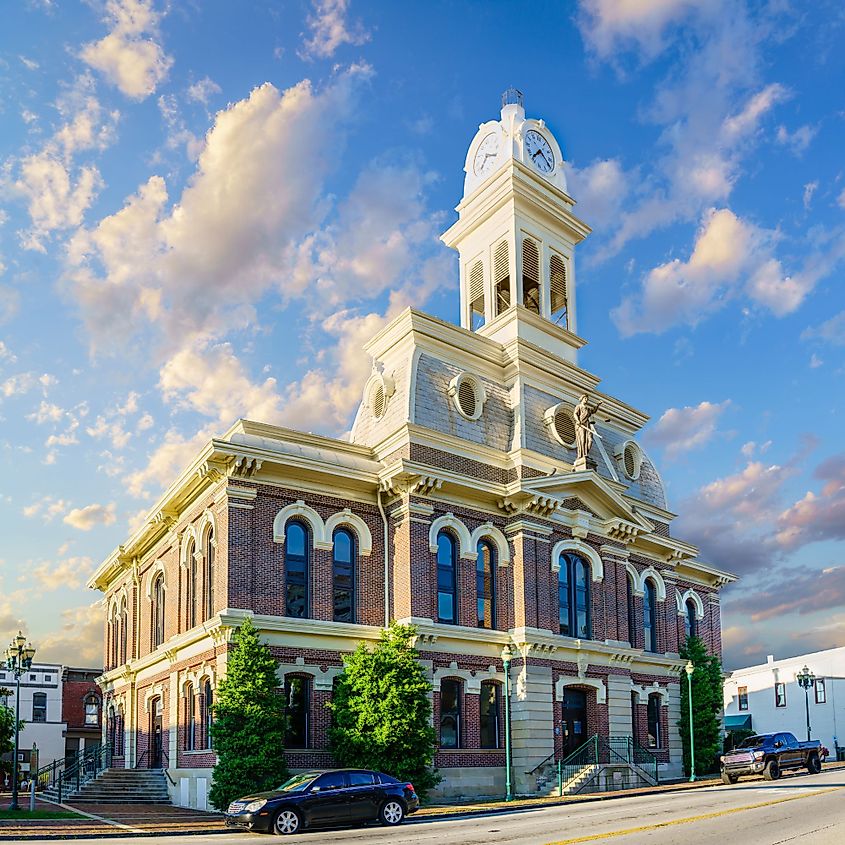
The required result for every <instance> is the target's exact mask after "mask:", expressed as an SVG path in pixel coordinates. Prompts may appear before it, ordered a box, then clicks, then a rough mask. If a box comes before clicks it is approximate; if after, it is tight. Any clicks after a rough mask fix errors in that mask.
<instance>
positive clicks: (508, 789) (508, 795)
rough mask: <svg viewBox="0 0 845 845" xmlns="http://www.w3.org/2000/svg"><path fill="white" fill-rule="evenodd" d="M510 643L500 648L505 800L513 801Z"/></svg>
mask: <svg viewBox="0 0 845 845" xmlns="http://www.w3.org/2000/svg"><path fill="white" fill-rule="evenodd" d="M512 654H513V650H512V649H511V645H510V643H505V647H504V648H503V649H502V667H503V668H504V670H505V801H513V789H512V785H511V673H510V669H511V655H512Z"/></svg>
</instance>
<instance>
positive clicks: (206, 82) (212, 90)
mask: <svg viewBox="0 0 845 845" xmlns="http://www.w3.org/2000/svg"><path fill="white" fill-rule="evenodd" d="M221 91H222V89H221V87H220V86H219V85H218V84H217V83H216V82H215V81H214V80H213V79H211V78H210V77H208V76H205V77H203V78H202V79H200V80H199V81H198V82H195V83H194V84H193V85H189V86H188V99H189V100H194V102H197V103H202V104H203V105H204V106H207V105H208V101H209V100H210V99H211V97H212V95H214V94H219V93H221Z"/></svg>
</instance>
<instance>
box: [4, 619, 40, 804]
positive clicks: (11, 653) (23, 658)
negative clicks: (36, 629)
mask: <svg viewBox="0 0 845 845" xmlns="http://www.w3.org/2000/svg"><path fill="white" fill-rule="evenodd" d="M33 657H35V646H33V645H32V643H28V642H27V641H26V637H25V636H24V635H23V634H22V633H21V632H20V631H18V635H17V636H16V637H15V638H14V639H13V640H12V642H11V643H9V647H8V648H7V649H6V668H7V669H8V670H9V671H10V672H11V673H12V674H13V675H14V676H15V756H14V757H13V758H12V803H11V804H10V805H9V809H10V810H18V809H20V807H18V740H19V738H20V730H19V728H20V721H21V675H23V673H24V672H27V671H29V667H30V666H32V658H33Z"/></svg>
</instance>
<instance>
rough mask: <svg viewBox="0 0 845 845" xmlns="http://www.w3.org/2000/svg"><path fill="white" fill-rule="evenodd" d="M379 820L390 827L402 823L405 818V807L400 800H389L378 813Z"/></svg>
mask: <svg viewBox="0 0 845 845" xmlns="http://www.w3.org/2000/svg"><path fill="white" fill-rule="evenodd" d="M378 817H379V821H380V822H381V823H382V824H385V825H387V826H388V827H396V825H397V824H402V821H403V820H404V818H405V808H404V807H403V806H402V805H401V804H400V803H399V802H398V801H387V802H386V803H385V804H384V805H383V806H382V808H381V810H380V811H379V814H378Z"/></svg>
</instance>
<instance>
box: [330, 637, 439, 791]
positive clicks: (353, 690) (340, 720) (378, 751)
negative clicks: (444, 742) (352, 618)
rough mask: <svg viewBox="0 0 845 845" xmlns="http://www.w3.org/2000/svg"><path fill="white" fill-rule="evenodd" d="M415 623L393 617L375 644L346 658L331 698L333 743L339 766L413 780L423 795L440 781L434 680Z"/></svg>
mask: <svg viewBox="0 0 845 845" xmlns="http://www.w3.org/2000/svg"><path fill="white" fill-rule="evenodd" d="M415 633H416V629H415V628H414V627H413V625H398V624H397V623H396V622H392V623H391V624H390V627H389V628H388V629H387V630H383V631H382V632H381V637H380V639H379V641H378V643H376V645H375V646H374V647H373V648H372V650H370V649H368V648H367V647H366V645H365V644H364V643H361V644H360V645H359V646H358V648H357V649H356V650H355V651H354V652H353V653H352V654H350V655H348V656H347V657H344V660H343V663H344V670H343V673H342V674H341V675H340V676H338V678H337V681H336V685H335V690H334V695H333V696H332V701H331V703H330V704H329V705H328V706H329V707H330V709H331V711H332V725H331V727H330V728H329V747H330V748H331V751H332V755H333V756H334V758H335V760H337V762H338V763H339V764H340V765H341V766H354V767H361V768H364V769H374V770H376V771H380V772H385V773H387V774H389V775H393V776H394V777H396V778H399V779H400V780H409V781H411V782H412V783H413V784H414V788H415V789H416V791H417V792H418V793H419V795H420V797H421V798H424V797H425V796H426V794H427V793H428V791H429V790H430V789H431V788H432V787H434V786H436V785H437V783H439V781H440V776H439V775H438V774H437V772H436V771H435V770H434V768H433V766H432V763H433V761H434V749H435V742H436V734H435V732H434V728H433V727H432V725H431V701H430V700H429V694H430V692H431V684H430V683H429V681H428V679H427V678H426V675H425V670H424V669H423V667H422V666H421V665H420V662H419V659H418V656H417V652H416V650H415V649H414V648H413V646H412V645H411V642H412V640H413V637H414V634H415Z"/></svg>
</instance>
